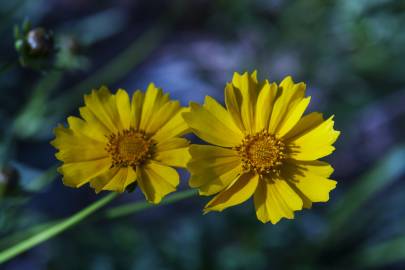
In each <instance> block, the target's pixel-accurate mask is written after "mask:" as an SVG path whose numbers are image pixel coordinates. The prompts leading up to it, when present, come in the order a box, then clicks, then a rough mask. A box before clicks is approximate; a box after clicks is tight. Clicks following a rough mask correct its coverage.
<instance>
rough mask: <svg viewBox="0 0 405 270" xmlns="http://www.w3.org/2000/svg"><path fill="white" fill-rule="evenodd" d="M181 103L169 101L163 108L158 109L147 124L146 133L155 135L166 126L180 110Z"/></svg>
mask: <svg viewBox="0 0 405 270" xmlns="http://www.w3.org/2000/svg"><path fill="white" fill-rule="evenodd" d="M180 108H181V107H180V103H179V102H178V101H169V102H167V103H165V104H164V105H163V106H162V107H160V108H158V110H156V112H155V113H154V115H153V117H152V118H151V119H150V121H149V123H147V124H146V127H145V132H146V133H147V134H154V133H155V132H156V131H157V130H158V129H160V128H161V127H162V126H164V125H165V124H166V123H167V121H169V120H170V119H171V118H172V117H173V116H174V115H175V114H176V113H177V112H178V111H179V110H180Z"/></svg>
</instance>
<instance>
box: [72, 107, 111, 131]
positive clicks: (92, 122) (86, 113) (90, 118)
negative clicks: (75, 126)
mask: <svg viewBox="0 0 405 270" xmlns="http://www.w3.org/2000/svg"><path fill="white" fill-rule="evenodd" d="M79 112H80V116H81V117H82V118H83V119H84V120H85V121H86V123H87V125H89V126H90V127H91V128H92V129H94V130H97V131H98V132H97V133H99V134H100V135H103V136H104V135H108V134H110V133H112V132H114V131H115V129H114V130H111V129H110V128H109V127H108V126H107V125H106V124H105V123H103V122H102V121H101V120H100V119H99V118H97V116H96V115H94V113H93V112H92V111H91V110H90V109H89V108H87V107H81V108H80V109H79Z"/></svg>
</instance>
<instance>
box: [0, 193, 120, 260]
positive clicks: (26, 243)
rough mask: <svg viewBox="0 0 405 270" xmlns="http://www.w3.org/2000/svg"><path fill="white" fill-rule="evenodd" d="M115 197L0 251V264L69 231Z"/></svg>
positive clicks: (96, 203) (103, 200)
mask: <svg viewBox="0 0 405 270" xmlns="http://www.w3.org/2000/svg"><path fill="white" fill-rule="evenodd" d="M117 195H118V194H117V193H111V194H109V195H107V196H105V197H104V198H102V199H101V200H98V201H96V202H94V203H93V204H91V205H89V206H87V207H86V208H84V209H83V210H81V211H80V212H78V213H76V214H74V215H73V216H71V217H69V218H66V219H64V220H62V221H61V222H58V223H56V224H55V225H53V226H51V227H49V228H47V229H46V230H44V231H42V232H40V233H38V234H36V235H34V236H31V237H29V238H27V239H25V240H23V241H22V242H20V243H18V244H16V245H15V246H12V247H10V248H8V249H5V250H3V251H1V252H0V264H1V263H3V262H5V261H8V260H10V259H12V258H14V257H15V256H17V255H19V254H21V253H22V252H24V251H26V250H28V249H30V248H32V247H34V246H36V245H39V244H40V243H42V242H45V241H46V240H48V239H50V238H52V237H54V236H56V235H58V234H59V233H61V232H63V231H65V230H67V229H69V228H70V227H72V226H74V225H75V224H77V223H78V222H79V221H81V220H83V219H85V218H86V217H88V216H89V215H91V214H92V213H94V212H95V211H97V210H98V209H100V208H101V207H103V206H104V205H106V204H107V203H109V202H110V201H112V200H113V199H114V198H115V197H117Z"/></svg>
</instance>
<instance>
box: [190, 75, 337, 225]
mask: <svg viewBox="0 0 405 270" xmlns="http://www.w3.org/2000/svg"><path fill="white" fill-rule="evenodd" d="M309 101H310V97H305V84H304V83H298V84H295V83H294V82H293V80H292V79H291V77H287V78H285V79H284V80H283V81H282V82H281V83H280V84H279V85H277V84H276V83H269V82H268V81H267V80H265V81H263V82H258V80H257V77H256V72H253V73H252V74H248V73H245V74H243V75H240V74H238V73H235V74H234V76H233V79H232V83H228V84H227V85H226V88H225V103H226V109H225V108H224V107H223V106H221V105H220V104H218V103H217V102H216V101H215V100H214V99H213V98H211V97H209V96H207V97H206V99H205V102H204V104H203V105H202V106H201V105H199V104H196V103H191V104H190V107H191V111H190V112H185V113H183V117H184V119H185V120H186V122H187V123H188V125H189V126H190V127H191V129H192V131H193V132H194V133H195V134H196V135H197V136H199V137H200V138H201V139H203V140H205V141H207V142H208V143H211V144H214V145H215V146H213V145H191V146H190V154H191V161H190V162H189V163H188V164H187V167H188V169H189V170H190V172H191V178H190V182H189V184H190V186H191V187H195V188H198V189H199V192H200V194H201V195H206V196H208V195H213V194H217V193H218V194H217V195H216V196H215V197H214V198H213V199H212V200H211V201H210V202H208V204H207V205H206V206H205V209H204V211H205V212H209V211H222V210H224V209H225V208H228V207H230V206H234V205H237V204H241V203H243V202H245V201H246V200H248V199H249V198H250V197H252V196H253V197H254V205H255V208H256V215H257V218H258V219H259V220H260V221H262V222H263V223H265V222H268V221H271V222H272V223H273V224H275V223H277V222H278V221H279V220H280V219H281V218H283V217H285V218H288V219H292V218H294V211H297V210H301V209H302V208H310V207H311V206H312V203H313V202H326V201H328V200H329V192H330V191H331V190H332V189H334V188H335V186H336V182H335V181H333V180H330V179H328V178H329V176H330V175H331V174H332V172H333V169H332V167H331V166H330V165H329V164H328V163H326V162H323V161H318V160H317V159H319V158H322V157H324V156H327V155H329V154H330V153H332V152H333V150H334V149H335V148H334V147H333V146H332V144H333V143H334V142H335V141H336V139H337V137H338V136H339V132H338V131H336V130H334V129H333V124H334V122H333V120H332V119H333V117H330V118H329V119H327V120H324V119H323V117H322V115H321V114H320V113H310V114H308V115H305V116H303V113H304V111H305V110H306V108H307V106H308V104H309Z"/></svg>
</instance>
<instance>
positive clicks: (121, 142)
mask: <svg viewBox="0 0 405 270" xmlns="http://www.w3.org/2000/svg"><path fill="white" fill-rule="evenodd" d="M108 139H109V141H108V143H107V147H106V150H107V152H108V153H110V155H111V158H112V165H111V167H128V166H131V167H135V166H137V165H140V164H141V163H142V162H144V161H145V160H146V159H147V158H149V157H151V148H152V145H153V144H152V142H151V140H150V139H148V137H147V136H146V135H145V134H144V133H143V132H140V131H136V130H134V129H126V130H124V131H122V132H118V133H117V134H111V135H110V136H108Z"/></svg>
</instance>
